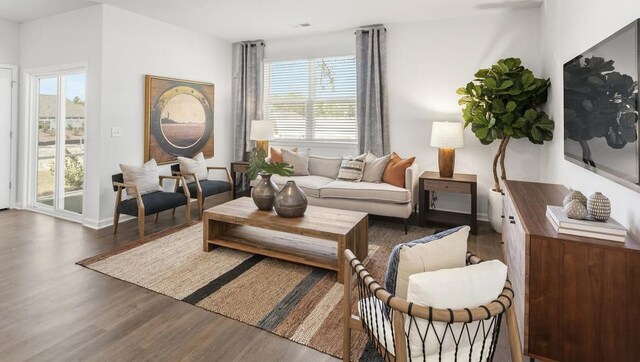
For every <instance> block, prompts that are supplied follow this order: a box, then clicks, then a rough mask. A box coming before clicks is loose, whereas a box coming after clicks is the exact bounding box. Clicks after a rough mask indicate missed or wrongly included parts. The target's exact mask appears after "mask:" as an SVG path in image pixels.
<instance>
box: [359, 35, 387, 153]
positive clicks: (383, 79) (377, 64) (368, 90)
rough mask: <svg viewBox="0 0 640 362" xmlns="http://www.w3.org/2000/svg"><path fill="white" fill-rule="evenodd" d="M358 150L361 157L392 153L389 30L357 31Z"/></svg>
mask: <svg viewBox="0 0 640 362" xmlns="http://www.w3.org/2000/svg"><path fill="white" fill-rule="evenodd" d="M356 76H357V85H358V96H357V99H358V103H357V104H358V111H357V118H358V147H359V149H360V153H364V152H372V153H374V154H376V155H378V156H382V155H386V154H388V153H390V151H391V150H390V146H389V143H390V141H389V116H388V110H387V108H388V106H387V29H385V27H384V26H371V27H365V28H361V29H358V30H357V31H356Z"/></svg>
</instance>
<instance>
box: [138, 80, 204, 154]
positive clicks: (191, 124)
mask: <svg viewBox="0 0 640 362" xmlns="http://www.w3.org/2000/svg"><path fill="white" fill-rule="evenodd" d="M214 105H215V86H214V84H213V83H205V82H197V81H191V80H184V79H175V78H167V77H159V76H154V75H146V76H145V132H144V135H145V138H144V161H145V162H147V161H149V160H150V159H152V158H153V159H155V160H156V162H157V163H158V164H167V163H173V162H175V161H176V160H177V158H178V157H179V156H183V157H193V156H195V155H196V154H198V153H199V152H202V153H203V154H204V156H205V157H207V158H208V157H213V156H214V127H213V126H214V110H215V108H214Z"/></svg>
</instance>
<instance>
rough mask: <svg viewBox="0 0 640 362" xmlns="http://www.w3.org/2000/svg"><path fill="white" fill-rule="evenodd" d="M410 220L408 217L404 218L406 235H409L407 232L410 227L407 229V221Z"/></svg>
mask: <svg viewBox="0 0 640 362" xmlns="http://www.w3.org/2000/svg"><path fill="white" fill-rule="evenodd" d="M408 220H409V219H408V218H407V219H404V234H405V235H407V233H408V229H407V223H408V222H407V221H408Z"/></svg>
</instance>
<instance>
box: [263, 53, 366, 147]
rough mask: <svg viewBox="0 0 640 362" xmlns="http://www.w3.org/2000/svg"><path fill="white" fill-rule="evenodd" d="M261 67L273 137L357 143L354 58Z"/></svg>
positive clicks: (301, 61)
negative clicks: (262, 68) (272, 126)
mask: <svg viewBox="0 0 640 362" xmlns="http://www.w3.org/2000/svg"><path fill="white" fill-rule="evenodd" d="M264 71H265V72H264V77H265V82H264V86H265V92H264V95H265V109H264V113H265V118H266V119H270V120H271V121H272V122H273V125H274V133H275V135H276V137H277V138H281V139H307V140H320V141H321V140H328V141H344V142H356V140H357V126H356V61H355V58H354V57H333V58H319V59H304V60H290V61H278V62H267V63H265V66H264Z"/></svg>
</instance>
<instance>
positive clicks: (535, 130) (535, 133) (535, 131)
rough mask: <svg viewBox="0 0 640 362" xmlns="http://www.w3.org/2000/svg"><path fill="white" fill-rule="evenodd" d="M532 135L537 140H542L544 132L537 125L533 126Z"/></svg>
mask: <svg viewBox="0 0 640 362" xmlns="http://www.w3.org/2000/svg"><path fill="white" fill-rule="evenodd" d="M531 137H532V138H533V139H534V140H536V141H542V134H541V133H540V131H538V128H537V127H535V126H534V127H531Z"/></svg>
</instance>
